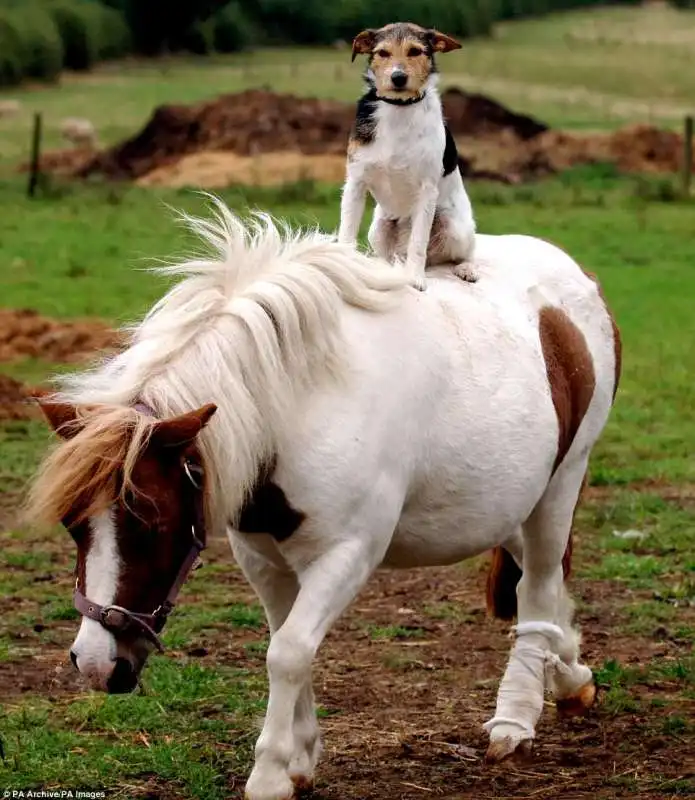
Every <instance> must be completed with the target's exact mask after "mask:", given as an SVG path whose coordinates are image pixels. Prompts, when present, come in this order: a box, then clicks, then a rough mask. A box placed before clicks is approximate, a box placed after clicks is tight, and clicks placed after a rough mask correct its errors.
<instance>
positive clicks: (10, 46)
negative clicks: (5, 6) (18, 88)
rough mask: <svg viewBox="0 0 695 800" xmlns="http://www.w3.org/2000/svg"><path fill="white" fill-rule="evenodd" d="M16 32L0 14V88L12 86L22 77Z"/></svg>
mask: <svg viewBox="0 0 695 800" xmlns="http://www.w3.org/2000/svg"><path fill="white" fill-rule="evenodd" d="M21 53H22V51H21V41H20V38H19V34H18V33H17V30H16V29H15V28H14V27H13V26H12V24H11V23H10V21H8V20H7V19H6V17H5V16H4V15H3V14H2V12H0V86H14V85H15V84H18V83H19V82H20V81H21V80H22V77H23V76H24V72H23V68H22V54H21Z"/></svg>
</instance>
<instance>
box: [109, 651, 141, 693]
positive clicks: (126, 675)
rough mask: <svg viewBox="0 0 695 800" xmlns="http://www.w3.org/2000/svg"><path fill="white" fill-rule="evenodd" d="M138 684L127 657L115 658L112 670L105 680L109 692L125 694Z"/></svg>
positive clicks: (133, 669)
mask: <svg viewBox="0 0 695 800" xmlns="http://www.w3.org/2000/svg"><path fill="white" fill-rule="evenodd" d="M137 685H138V676H137V674H136V672H135V668H134V667H133V665H132V664H131V663H130V661H128V659H127V658H117V659H116V664H115V666H114V668H113V672H112V673H111V675H110V676H109V677H108V679H107V681H106V691H107V692H108V693H109V694H127V693H128V692H132V691H133V689H134V688H135V687H136V686H137Z"/></svg>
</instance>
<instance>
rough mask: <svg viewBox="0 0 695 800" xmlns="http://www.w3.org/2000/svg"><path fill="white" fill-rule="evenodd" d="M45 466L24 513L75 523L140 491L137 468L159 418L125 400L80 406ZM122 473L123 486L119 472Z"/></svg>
mask: <svg viewBox="0 0 695 800" xmlns="http://www.w3.org/2000/svg"><path fill="white" fill-rule="evenodd" d="M77 413H78V416H77V418H76V419H75V420H74V421H72V422H70V423H68V424H67V425H65V426H63V427H62V429H61V433H63V434H67V436H68V438H62V437H61V438H60V439H59V440H58V442H56V444H55V445H54V447H53V448H52V450H51V451H50V452H49V454H48V456H47V457H46V458H45V459H44V461H43V462H42V463H41V466H40V467H39V470H38V472H37V474H36V476H35V479H34V481H33V483H32V485H31V488H30V490H29V493H28V496H27V499H26V501H25V504H24V509H23V517H24V519H25V520H26V521H27V522H28V523H32V524H35V525H55V524H57V523H59V522H61V521H63V520H65V519H66V518H69V519H70V522H71V524H78V523H80V522H83V521H84V520H85V519H87V518H89V517H92V516H94V515H96V514H99V513H100V512H102V511H105V510H106V509H107V508H108V507H109V506H110V505H111V504H112V503H114V502H115V501H116V500H118V499H121V500H123V501H125V495H126V494H127V492H128V491H134V490H135V487H134V485H133V482H132V475H133V469H134V467H135V464H136V462H137V460H138V458H139V457H140V454H141V453H142V451H143V449H144V448H145V446H146V445H147V442H148V441H149V437H150V434H151V432H152V430H153V426H154V420H153V419H152V418H150V417H146V416H144V415H143V414H139V413H138V412H137V411H136V410H135V409H133V408H129V407H125V406H98V407H94V408H89V409H79V408H78V409H77ZM119 474H120V476H121V477H122V481H121V486H120V489H119V490H118V491H117V484H116V476H117V475H119Z"/></svg>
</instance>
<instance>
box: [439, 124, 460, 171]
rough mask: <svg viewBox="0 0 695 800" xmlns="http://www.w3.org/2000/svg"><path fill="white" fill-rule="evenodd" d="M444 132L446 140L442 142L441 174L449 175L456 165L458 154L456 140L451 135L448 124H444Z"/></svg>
mask: <svg viewBox="0 0 695 800" xmlns="http://www.w3.org/2000/svg"><path fill="white" fill-rule="evenodd" d="M444 133H445V135H446V142H445V144H444V158H443V159H442V168H443V172H442V175H451V173H452V172H453V171H454V170H455V169H456V168H457V167H458V163H459V154H458V150H457V149H456V142H455V141H454V137H453V136H452V135H451V131H450V130H449V126H448V125H445V126H444Z"/></svg>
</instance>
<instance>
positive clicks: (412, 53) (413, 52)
mask: <svg viewBox="0 0 695 800" xmlns="http://www.w3.org/2000/svg"><path fill="white" fill-rule="evenodd" d="M421 55H422V50H421V48H419V47H411V48H410V50H408V58H417V57H418V56H421Z"/></svg>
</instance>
